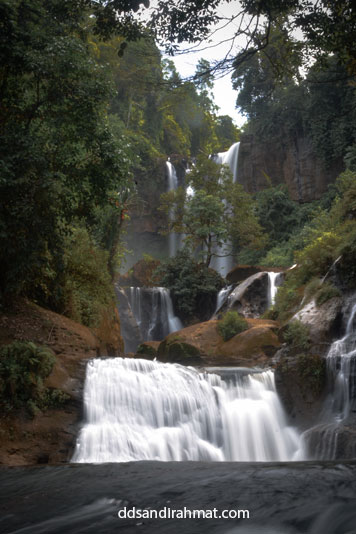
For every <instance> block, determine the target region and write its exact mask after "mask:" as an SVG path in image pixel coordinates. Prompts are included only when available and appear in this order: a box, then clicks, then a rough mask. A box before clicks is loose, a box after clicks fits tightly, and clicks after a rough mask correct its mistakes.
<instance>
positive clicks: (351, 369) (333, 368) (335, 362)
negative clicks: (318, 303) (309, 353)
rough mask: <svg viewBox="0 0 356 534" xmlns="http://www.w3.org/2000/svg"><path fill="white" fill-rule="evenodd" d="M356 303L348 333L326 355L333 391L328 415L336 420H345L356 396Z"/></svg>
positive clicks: (329, 400) (348, 324) (328, 402)
mask: <svg viewBox="0 0 356 534" xmlns="http://www.w3.org/2000/svg"><path fill="white" fill-rule="evenodd" d="M355 320H356V304H355V305H354V306H353V308H352V310H351V313H350V316H349V319H348V322H347V326H346V333H345V335H344V337H343V338H342V339H339V340H338V341H335V342H334V343H333V344H332V345H331V347H330V350H329V353H328V355H327V357H326V364H327V368H328V373H329V376H330V377H331V378H332V380H333V383H334V387H333V392H332V394H331V395H330V396H329V398H328V401H327V407H326V411H327V412H328V414H327V415H329V416H330V415H331V416H333V417H334V419H335V421H336V422H341V421H344V420H345V419H346V418H347V417H348V415H349V413H350V409H351V405H352V401H353V399H354V398H355V396H356V325H355Z"/></svg>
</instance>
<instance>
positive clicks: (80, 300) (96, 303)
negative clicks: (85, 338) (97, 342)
mask: <svg viewBox="0 0 356 534" xmlns="http://www.w3.org/2000/svg"><path fill="white" fill-rule="evenodd" d="M65 259H66V269H65V284H64V310H63V312H64V314H65V315H67V316H68V317H70V318H71V319H73V320H74V321H78V322H79V323H82V324H84V325H86V326H90V327H95V326H98V324H99V322H100V318H101V315H102V312H103V310H104V309H106V308H109V307H110V306H111V305H112V303H113V302H114V290H113V286H112V282H111V277H110V274H109V272H108V263H107V262H108V253H107V252H105V251H104V250H102V249H100V248H99V247H97V246H95V244H94V243H93V241H92V239H91V238H90V236H89V234H88V232H87V230H85V228H74V229H73V231H72V234H71V236H70V237H69V238H68V239H67V245H66V254H65Z"/></svg>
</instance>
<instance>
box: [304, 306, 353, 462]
mask: <svg viewBox="0 0 356 534" xmlns="http://www.w3.org/2000/svg"><path fill="white" fill-rule="evenodd" d="M355 321H356V304H355V305H354V306H353V308H352V310H351V313H350V316H349V319H348V322H347V326H346V332H345V335H344V337H343V338H341V339H339V340H337V341H335V342H334V343H333V344H332V345H331V347H330V350H329V352H328V354H327V357H326V365H327V373H328V380H329V383H330V384H332V389H331V391H330V392H329V395H328V396H327V398H326V401H325V405H324V408H323V411H322V414H321V417H320V420H321V422H320V424H318V425H316V426H314V427H312V428H311V429H310V430H307V431H306V432H305V434H304V438H305V440H306V442H307V443H310V444H311V448H312V449H313V456H314V457H315V458H316V459H318V460H333V459H335V458H336V457H337V455H338V454H339V453H338V445H339V433H340V431H342V429H343V426H342V423H343V422H345V421H346V419H347V418H348V416H349V414H350V411H351V409H352V403H353V400H354V399H355V397H356V325H355ZM341 434H342V432H341Z"/></svg>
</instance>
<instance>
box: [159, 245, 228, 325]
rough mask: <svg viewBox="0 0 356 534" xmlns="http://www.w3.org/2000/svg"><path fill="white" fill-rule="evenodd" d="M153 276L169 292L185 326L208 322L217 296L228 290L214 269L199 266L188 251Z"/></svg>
mask: <svg viewBox="0 0 356 534" xmlns="http://www.w3.org/2000/svg"><path fill="white" fill-rule="evenodd" d="M154 276H156V277H157V278H158V279H159V283H160V284H161V285H162V286H164V287H167V288H168V289H170V291H171V296H172V299H173V303H174V309H175V312H176V314H177V315H178V316H179V317H180V318H181V319H182V320H183V321H185V322H188V321H191V320H192V319H194V318H198V319H199V320H201V321H205V320H207V319H209V318H210V317H211V315H212V313H213V312H214V309H215V305H216V293H217V292H218V291H219V290H220V289H222V288H223V287H224V286H225V281H224V280H223V278H222V277H221V276H220V275H219V274H218V273H217V272H216V271H214V270H213V269H209V268H208V267H206V266H205V265H203V264H201V263H198V262H196V261H195V260H194V259H193V258H192V257H191V256H190V255H189V253H188V252H187V251H185V250H182V251H180V252H178V254H177V255H176V256H175V257H174V258H171V259H169V260H168V261H166V262H164V263H162V264H161V265H160V266H159V267H158V269H157V270H156V271H155V273H154Z"/></svg>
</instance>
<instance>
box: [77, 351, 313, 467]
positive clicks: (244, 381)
mask: <svg viewBox="0 0 356 534" xmlns="http://www.w3.org/2000/svg"><path fill="white" fill-rule="evenodd" d="M226 373H227V374H226ZM225 375H226V376H224V378H222V377H221V376H219V375H217V374H215V373H207V372H198V371H197V370H195V369H193V368H187V367H183V366H181V365H177V364H164V363H159V362H156V361H155V362H150V361H147V360H137V359H130V358H127V359H122V358H115V359H105V360H103V359H96V360H92V361H91V362H89V364H88V367H87V375H86V382H85V391H84V409H85V425H84V426H83V428H82V430H81V431H80V434H79V437H78V441H77V446H76V449H75V453H74V456H73V460H72V461H73V462H94V463H95V462H98V463H101V462H126V461H132V460H163V461H169V460H175V461H186V460H204V461H225V460H233V461H274V460H276V461H288V460H299V459H302V458H303V455H304V452H303V446H302V442H301V439H300V436H299V435H298V433H297V432H296V430H295V429H293V428H292V427H290V426H288V424H287V421H286V418H285V414H284V411H283V408H282V405H281V403H280V401H279V398H278V395H277V393H276V390H275V385H274V375H273V372H272V371H264V372H253V371H252V372H251V370H249V371H248V372H247V373H246V371H245V373H244V374H239V373H238V370H236V369H235V370H232V371H231V370H230V371H229V372H225Z"/></svg>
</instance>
